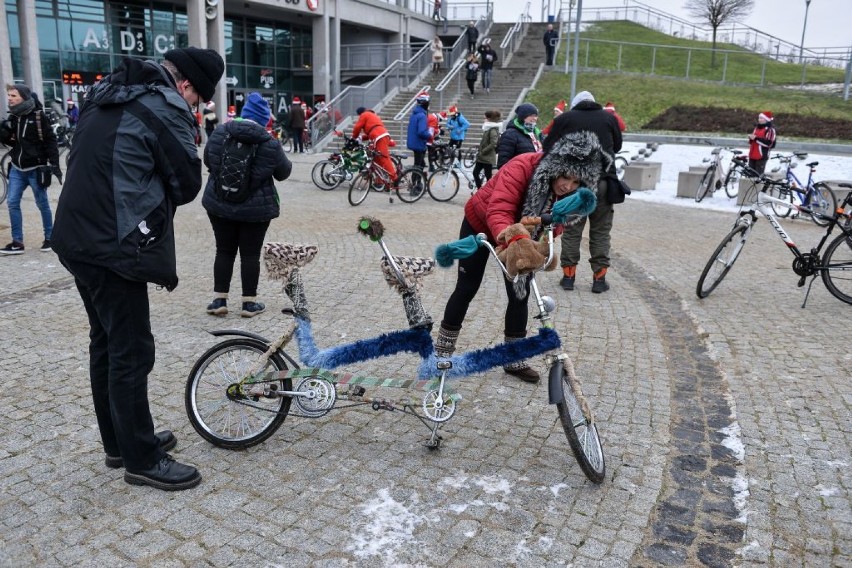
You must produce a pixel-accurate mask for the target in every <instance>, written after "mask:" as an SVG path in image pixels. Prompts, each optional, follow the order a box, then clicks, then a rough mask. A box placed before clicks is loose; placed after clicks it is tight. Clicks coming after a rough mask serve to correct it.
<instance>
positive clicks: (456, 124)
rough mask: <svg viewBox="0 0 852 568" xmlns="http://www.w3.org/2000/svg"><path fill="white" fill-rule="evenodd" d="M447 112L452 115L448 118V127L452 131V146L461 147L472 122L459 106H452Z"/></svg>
mask: <svg viewBox="0 0 852 568" xmlns="http://www.w3.org/2000/svg"><path fill="white" fill-rule="evenodd" d="M447 114H448V115H449V117H450V119H449V120H447V129H448V130H449V131H450V146H451V147H453V148H459V149H460V148H461V146H462V143H463V142H464V137H465V135H466V134H467V129H468V128H470V122H468V121H467V119H466V118H465V117H464V115H463V114H462V113H461V111H460V110H459V107H457V106H451V107H450V109H449V111H447Z"/></svg>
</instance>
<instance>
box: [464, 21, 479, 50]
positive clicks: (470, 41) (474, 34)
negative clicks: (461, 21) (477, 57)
mask: <svg viewBox="0 0 852 568" xmlns="http://www.w3.org/2000/svg"><path fill="white" fill-rule="evenodd" d="M464 35H465V37H466V38H467V52H468V54H471V53H476V41H477V40H478V39H479V30H478V29H476V22H474V21H473V20H471V21H470V22H468V24H467V28H465V30H464Z"/></svg>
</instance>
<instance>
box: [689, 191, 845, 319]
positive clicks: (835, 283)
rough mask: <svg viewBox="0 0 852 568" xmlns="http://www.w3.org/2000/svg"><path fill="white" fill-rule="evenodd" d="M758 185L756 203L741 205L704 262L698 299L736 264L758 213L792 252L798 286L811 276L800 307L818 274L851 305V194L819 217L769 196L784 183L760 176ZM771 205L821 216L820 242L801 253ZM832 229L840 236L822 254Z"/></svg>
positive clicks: (802, 284)
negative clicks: (736, 214)
mask: <svg viewBox="0 0 852 568" xmlns="http://www.w3.org/2000/svg"><path fill="white" fill-rule="evenodd" d="M759 183H761V184H762V186H763V187H762V188H761V189H760V191H759V192H758V193H757V200H756V202H754V203H752V204H750V205H747V206H744V208H743V209H741V210H740V213H739V217H738V218H737V221H736V223H734V228H733V229H732V230H731V232H730V233H728V234H727V235H726V236H725V238H724V239H722V242H721V243H720V244H719V246H718V247H716V250H715V251H714V252H713V254H712V255H711V256H710V260H708V261H707V265H706V266H705V267H704V270H703V271H702V272H701V277H700V278H699V279H698V285H697V286H696V289H695V293H696V295H697V296H698V297H699V298H706V297H707V296H709V295H710V293H711V292H712V291H713V290H715V289H716V287H717V286H718V285H719V283H720V282H721V281H722V279H723V278H725V276H726V275H727V274H728V272H729V271H730V270H731V267H732V266H733V265H734V262H736V260H737V258H738V257H739V255H740V252H742V249H743V247H744V246H745V243H746V241H747V240H748V238H749V236H750V235H751V231H752V229H754V225H755V223H756V222H757V213H760V214H761V215H763V217H765V218H766V220H767V221H769V224H770V225H772V228H773V229H775V232H776V234H777V235H778V237H779V238H780V239H781V240H782V241H784V244H785V245H786V246H787V249H788V250H789V251H790V252H792V253H793V257H794V258H793V267H792V268H793V272H795V273H796V274H797V275H798V276H799V286H800V287H801V286H804V285H805V281H806V279H807V278H808V277H811V281H810V284H808V289H807V291H806V293H805V299H804V301H803V302H802V307H803V308H804V307H805V304H806V303H807V301H808V296H809V295H810V293H811V286H812V285H813V281H814V280H815V279H816V277H817V274H819V275H820V276H822V281H823V284H825V287H826V288H827V289H828V291H829V292H831V294H832V295H833V296H834V297H835V298H837V299H838V300H841V301H843V302H846V303H847V304H852V223H850V220H852V210H850V207H849V206H850V205H852V191H850V192H849V193H848V194H847V195H846V198H845V199H844V200H843V202H842V204H841V206H840V207H838V208H837V210H836V212H835V214H833V215H831V216H829V215H822V214H821V213H817V212H816V211H813V210H811V209H808V208H807V207H805V206H804V205H797V204H792V205H790V204H789V202H786V201H784V200H782V199H778V198H777V197H773V196H772V195H771V190H772V189H773V188H775V189H778V188H784V187H788V184H787V181H786V180H784V181H774V180H771V179H769V178H767V177H765V176H764V177H761V178H760V180H759ZM840 186H841V187H845V188H849V189H852V184H848V183H842V184H840ZM773 204H779V205H781V206H784V207H793V208H794V209H796V210H797V211H799V212H801V213H805V214H807V215H816V216H820V217H821V218H822V220H823V221H824V222H825V226H826V231H825V234H824V235H823V236H822V238H821V239H820V241H819V243H818V244H817V245H816V246H815V247H813V248H811V250H810V252H802V251H801V250H799V248H798V247H797V246H796V243H794V242H793V240H792V239H791V238H790V237H789V236H788V235H787V233H786V232H785V231H784V229H783V228H782V227H781V224H780V223H779V222H778V219H777V218H776V217H775V215H774V214H773V213H774V211H773ZM835 227H838V228H839V229H840V232H841V233H842V234H840V235H837V237H835V238H834V240H832V241H831V242H830V243H829V244H828V247H827V248H826V250H825V254H822V249H823V246H824V245H825V243H826V242H827V241H828V237H829V236H830V235H831V233H832V231H833V230H834V228H835Z"/></svg>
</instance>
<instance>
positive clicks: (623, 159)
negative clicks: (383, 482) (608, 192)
mask: <svg viewBox="0 0 852 568" xmlns="http://www.w3.org/2000/svg"><path fill="white" fill-rule="evenodd" d="M628 156H630V150H622V151H620V152H618V153H617V154H616V155H615V175H616V177H617V178H618V179H619V180H623V179H624V168H626V167H627V166H628V164H630V160H629V159H628Z"/></svg>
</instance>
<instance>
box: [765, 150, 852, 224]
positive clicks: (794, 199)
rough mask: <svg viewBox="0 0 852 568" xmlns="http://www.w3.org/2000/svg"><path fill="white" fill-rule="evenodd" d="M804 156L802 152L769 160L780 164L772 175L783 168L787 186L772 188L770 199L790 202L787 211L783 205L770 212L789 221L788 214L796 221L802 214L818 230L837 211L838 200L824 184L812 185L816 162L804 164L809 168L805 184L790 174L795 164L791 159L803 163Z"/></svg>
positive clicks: (814, 183)
mask: <svg viewBox="0 0 852 568" xmlns="http://www.w3.org/2000/svg"><path fill="white" fill-rule="evenodd" d="M807 156H808V155H807V153H804V152H794V153H793V154H789V155H786V156H785V155H783V154H775V155H774V156H772V159H773V160H778V161H779V162H780V164H781V165H780V166H778V167H776V168H773V170H772V171H773V172H777V171H780V170H781V169H782V168H783V169H784V177H785V179H786V180H787V182H788V185H787V186H775V187H773V189H772V191H771V192H770V195H771V196H772V197H775V198H778V199H781V200H782V201H789V202H790V206H789V207H787V206H786V205H784V204H778V203H773V204H772V209H773V211H774V212H775V215H777V216H778V217H789V216H790V214H791V213H792V214H793V217H797V216H798V215H799V213H803V214H805V215H807V216H808V217H810V219H811V221H813V222H814V223H816V224H817V225H819V226H820V227H825V226H827V225H828V223H829V219H830V218H831V217H832V215H834V211H835V209H836V208H837V198H836V197H835V196H834V192H833V191H831V188H830V187H828V185H827V184H825V183H822V182H819V181H814V172H816V167H817V166H818V165H819V162H809V163H807V164H805V166H807V167H808V168H809V172H808V181H807V183H802V181H801V180H800V179H799V178H797V177H796V174H794V173H793V168H795V167H796V164H797V162H795V161H794V158H795V159H799V160H804V159H805V158H807ZM795 205H800V206H801V207H803V208H804V209H799V208H797V207H795ZM812 213H813V214H812Z"/></svg>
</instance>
